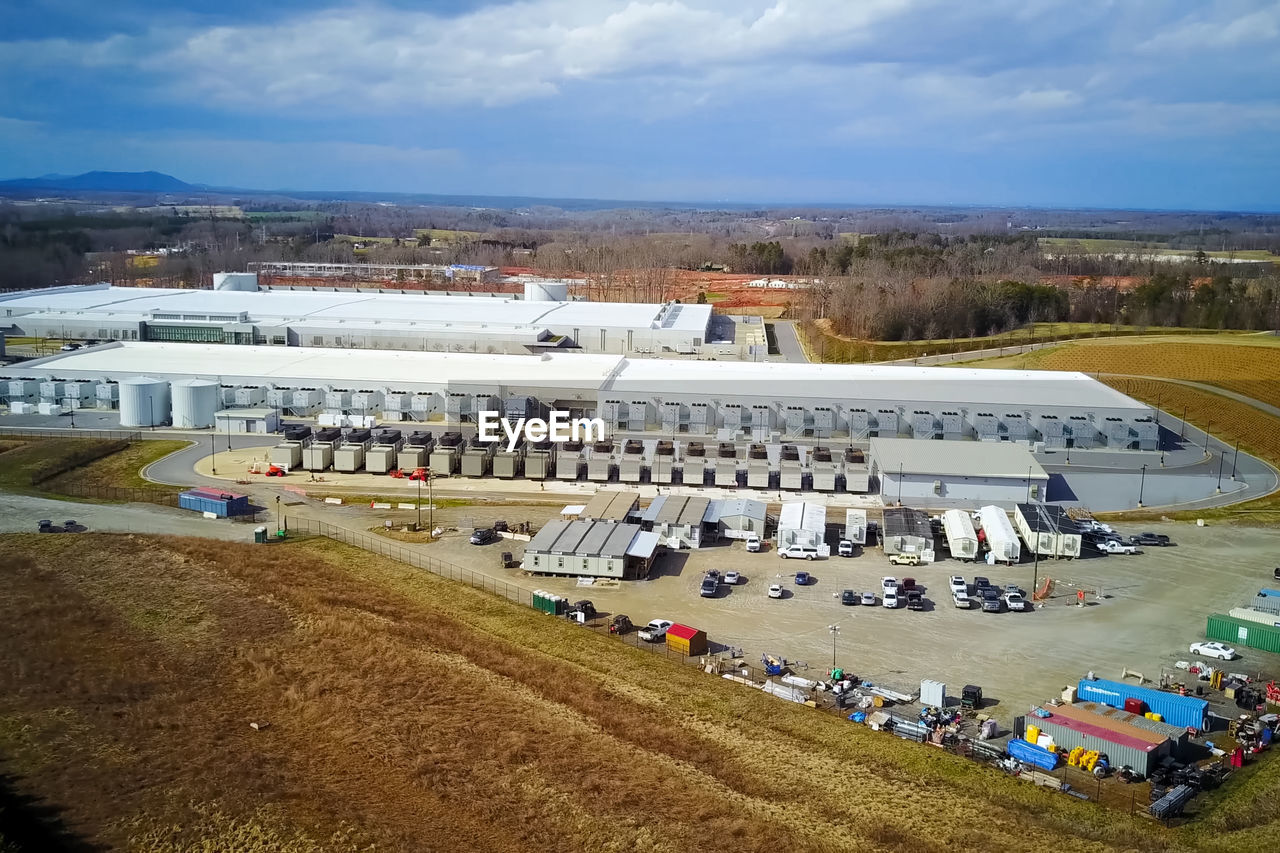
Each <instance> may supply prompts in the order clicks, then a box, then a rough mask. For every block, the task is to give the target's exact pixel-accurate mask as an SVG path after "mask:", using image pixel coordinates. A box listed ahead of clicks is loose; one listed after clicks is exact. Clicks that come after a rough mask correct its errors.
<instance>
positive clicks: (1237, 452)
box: [1231, 438, 1240, 482]
mask: <svg viewBox="0 0 1280 853" xmlns="http://www.w3.org/2000/svg"><path fill="white" fill-rule="evenodd" d="M1239 458H1240V439H1238V438H1237V439H1236V449H1235V452H1234V453H1232V454H1231V480H1232V481H1233V482H1234V481H1235V479H1236V460H1237V459H1239Z"/></svg>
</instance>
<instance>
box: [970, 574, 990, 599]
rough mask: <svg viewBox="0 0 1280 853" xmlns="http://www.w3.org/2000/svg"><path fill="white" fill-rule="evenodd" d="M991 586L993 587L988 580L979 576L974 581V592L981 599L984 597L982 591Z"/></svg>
mask: <svg viewBox="0 0 1280 853" xmlns="http://www.w3.org/2000/svg"><path fill="white" fill-rule="evenodd" d="M989 586H991V581H989V580H987V579H986V578H984V577H983V576H982V575H978V576H976V577H975V578H974V579H973V592H974V594H975V595H977V596H978V597H979V598H981V597H982V591H983V590H984V589H986V588H987V587H989Z"/></svg>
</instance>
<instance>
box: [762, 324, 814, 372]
mask: <svg viewBox="0 0 1280 853" xmlns="http://www.w3.org/2000/svg"><path fill="white" fill-rule="evenodd" d="M769 324H770V325H772V326H773V336H774V338H775V339H776V340H777V342H778V355H775V356H770V360H771V361H797V362H807V361H808V360H809V357H808V356H807V355H805V353H804V347H802V346H800V336H799V334H798V333H797V332H796V324H795V321H794V320H770V321H769Z"/></svg>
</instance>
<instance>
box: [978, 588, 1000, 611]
mask: <svg viewBox="0 0 1280 853" xmlns="http://www.w3.org/2000/svg"><path fill="white" fill-rule="evenodd" d="M981 601H982V612H983V613H999V612H1000V611H1001V610H1003V609H1004V602H1003V601H1001V599H1000V590H998V589H996V588H995V587H994V586H986V587H983V588H982V599H981Z"/></svg>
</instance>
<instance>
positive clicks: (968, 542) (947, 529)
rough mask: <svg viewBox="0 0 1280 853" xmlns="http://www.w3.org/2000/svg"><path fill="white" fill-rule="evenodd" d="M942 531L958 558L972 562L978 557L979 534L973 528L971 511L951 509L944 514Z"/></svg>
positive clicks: (952, 553) (954, 555)
mask: <svg viewBox="0 0 1280 853" xmlns="http://www.w3.org/2000/svg"><path fill="white" fill-rule="evenodd" d="M942 532H943V533H945V534H946V536H947V548H948V549H949V550H950V551H951V556H952V557H955V558H956V559H957V560H964V561H965V562H967V563H972V562H973V561H974V560H976V559H977V558H978V534H977V532H976V531H975V530H974V529H973V519H971V518H970V517H969V513H967V512H964V511H962V510H958V509H949V510H947V511H946V512H944V513H943V514H942Z"/></svg>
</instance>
